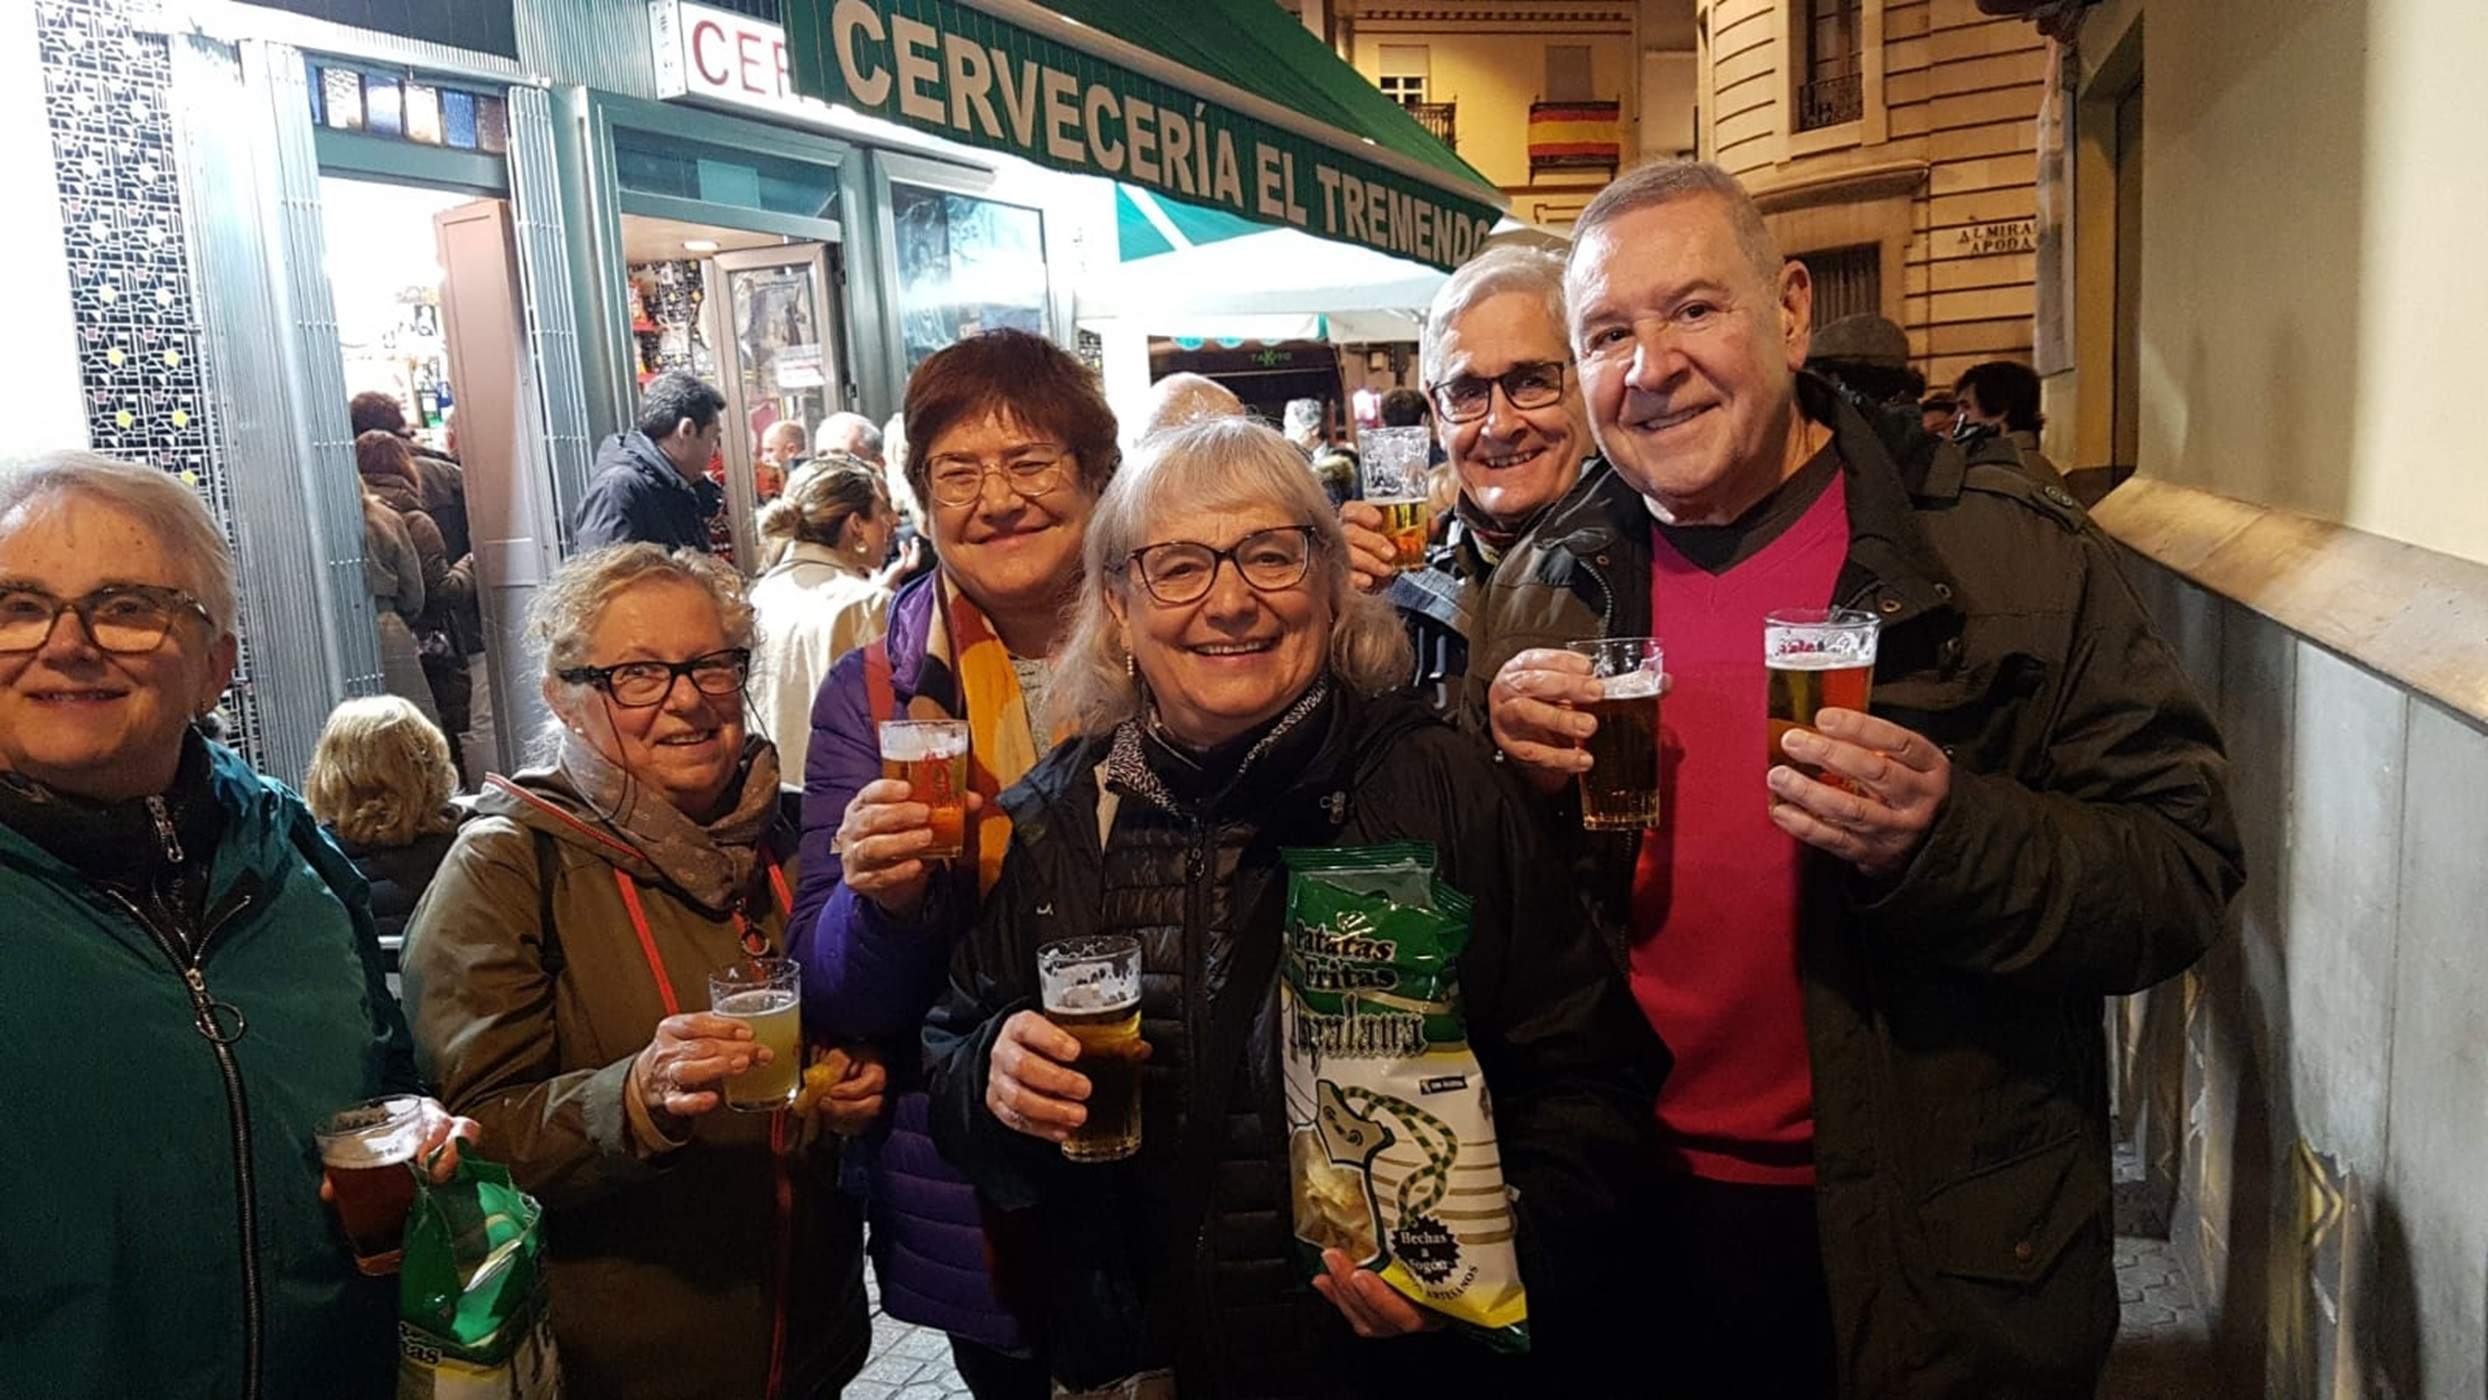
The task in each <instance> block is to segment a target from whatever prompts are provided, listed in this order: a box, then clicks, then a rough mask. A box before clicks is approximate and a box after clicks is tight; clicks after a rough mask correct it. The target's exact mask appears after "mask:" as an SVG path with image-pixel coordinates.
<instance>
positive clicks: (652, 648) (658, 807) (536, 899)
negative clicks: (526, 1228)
mask: <svg viewBox="0 0 2488 1400" xmlns="http://www.w3.org/2000/svg"><path fill="white" fill-rule="evenodd" d="M530 631H531V633H532V634H533V636H534V637H535V639H536V641H537V643H538V644H539V645H540V646H541V647H542V648H543V655H544V678H543V685H544V697H545V701H546V703H547V704H548V705H549V706H550V707H551V709H552V712H553V715H554V717H555V719H556V721H557V722H558V723H559V725H560V728H559V729H557V730H555V731H554V738H555V747H554V750H553V757H552V761H551V762H550V764H549V765H547V766H545V767H541V768H534V769H530V770H528V771H526V772H523V773H520V774H518V775H516V776H514V777H510V778H503V777H498V776H496V777H494V778H492V779H491V780H490V781H489V782H488V783H487V784H486V786H485V790H484V792H483V794H482V796H480V797H479V798H478V799H477V800H476V804H475V805H476V813H477V814H476V817H475V819H474V820H472V821H470V822H468V823H467V824H466V826H465V827H464V828H463V829H462V830H461V831H460V832H459V833H458V838H457V841H456V842H455V843H454V844H453V845H452V846H451V847H450V850H449V856H448V858H447V859H446V860H445V861H443V862H442V864H441V868H440V871H439V873H438V874H436V875H435V876H434V877H433V880H432V888H431V890H430V891H429V892H428V893H426V894H425V895H424V898H423V902H422V903H421V904H420V905H418V906H417V907H416V909H415V914H414V919H413V921H412V922H411V923H410V924H409V925H408V927H407V933H406V950H405V987H406V1014H407V1019H408V1020H409V1021H410V1022H411V1023H412V1024H413V1027H414V1034H415V1047H416V1053H417V1056H418V1058H419V1061H420V1063H421V1065H422V1067H423V1069H424V1071H425V1073H426V1075H427V1076H428V1077H429V1078H430V1079H431V1080H432V1081H433V1082H435V1083H437V1084H439V1085H440V1088H441V1094H442V1097H443V1098H444V1099H446V1100H447V1101H448V1102H449V1103H450V1104H451V1105H453V1106H455V1107H457V1108H458V1109H460V1110H461V1111H463V1112H467V1113H470V1114H472V1115H473V1116H474V1117H475V1118H476V1119H477V1120H478V1121H479V1122H481V1123H482V1124H484V1126H485V1130H486V1132H488V1133H489V1134H490V1141H491V1142H492V1144H493V1146H494V1149H495V1155H496V1156H497V1157H498V1158H499V1159H500V1160H502V1161H505V1162H507V1163H508V1164H509V1168H510V1174H511V1176H512V1178H513V1179H514V1180H515V1181H516V1182H517V1183H518V1185H519V1186H520V1187H521V1188H523V1189H525V1190H526V1191H528V1192H529V1193H530V1194H532V1195H534V1196H535V1197H536V1198H537V1199H538V1200H539V1201H541V1202H543V1204H544V1209H545V1223H546V1227H547V1237H548V1239H549V1240H550V1241H551V1246H552V1253H551V1259H552V1267H551V1288H552V1307H553V1331H554V1335H555V1339H556V1340H557V1341H558V1342H559V1344H560V1349H561V1364H562V1379H563V1383H564V1388H565V1389H566V1390H568V1391H570V1392H571V1393H574V1394H578V1395H594V1396H611V1397H624V1398H627V1397H648V1398H649V1400H657V1397H666V1398H667V1400H671V1397H678V1396H686V1395H764V1394H773V1395H781V1396H787V1397H796V1398H798V1400H819V1398H820V1397H828V1396H834V1395H836V1394H837V1393H838V1390H839V1388H840V1387H841V1386H842V1385H843V1384H844V1383H845V1382H846V1381H847V1380H849V1379H850V1378H852V1377H853V1376H854V1375H855V1373H856V1372H857V1370H858V1369H860V1368H861V1367H862V1366H863V1364H864V1357H865V1352H866V1349H867V1347H868V1346H869V1344H870V1341H871V1330H870V1327H869V1324H868V1323H867V1321H866V1318H865V1311H864V1289H863V1276H862V1268H861V1260H862V1252H861V1244H862V1241H861V1239H860V1238H859V1222H858V1220H857V1218H856V1213H855V1211H854V1208H853V1207H852V1205H851V1204H849V1203H848V1201H847V1200H846V1198H845V1197H844V1196H842V1195H841V1194H840V1193H839V1191H838V1189H837V1184H836V1179H835V1178H836V1163H837V1152H836V1151H835V1148H834V1144H833V1143H832V1142H831V1141H828V1140H826V1139H824V1138H823V1137H822V1135H821V1132H820V1129H821V1128H822V1127H823V1126H827V1127H828V1128H830V1129H832V1130H834V1131H851V1130H854V1129H857V1128H860V1127H862V1126H863V1125H864V1124H866V1123H868V1122H870V1121H871V1119H872V1117H873V1116H874V1115H875V1114H877V1113H878V1112H879V1110H880V1095H881V1080H882V1071H881V1068H880V1066H879V1064H878V1063H877V1062H875V1060H874V1059H873V1057H872V1056H870V1054H869V1053H865V1054H860V1055H858V1056H855V1057H853V1058H852V1059H846V1057H833V1058H839V1059H844V1060H845V1062H846V1063H847V1064H848V1065H849V1073H848V1074H846V1075H845V1076H844V1077H843V1078H840V1077H838V1075H837V1074H836V1072H835V1071H834V1070H833V1071H827V1072H824V1077H828V1078H836V1079H837V1080H838V1082H837V1085H836V1087H835V1088H832V1089H831V1090H830V1091H829V1094H828V1096H827V1097H826V1098H824V1099H823V1100H822V1101H821V1105H820V1112H819V1113H818V1114H811V1113H791V1114H763V1113H736V1112H726V1111H722V1110H723V1109H724V1098H725V1094H724V1091H725V1089H726V1081H728V1080H730V1079H731V1078H732V1077H733V1076H734V1075H736V1074H738V1073H740V1072H742V1071H744V1070H746V1069H749V1068H751V1067H753V1066H755V1065H759V1064H766V1063H768V1062H769V1061H770V1059H771V1058H772V1056H771V1052H770V1051H769V1050H768V1049H767V1048H766V1047H764V1046H761V1045H757V1044H755V1043H754V1041H753V1038H752V1030H751V1028H750V1026H749V1023H747V1022H744V1021H740V1020H733V1019H729V1018H726V1017H722V1016H717V1015H714V1014H711V1013H710V1012H709V1011H707V1010H706V1009H705V1008H706V1007H707V1005H708V986H707V978H708V975H709V974H710V973H712V972H716V971H718V970H720V969H722V968H725V967H728V966H731V965H734V964H738V963H740V962H742V961H743V960H744V959H746V958H749V957H753V956H761V955H775V956H783V954H784V950H785V948H786V932H787V926H786V919H787V914H788V911H789V909H790V908H791V907H792V895H793V881H794V879H795V874H794V872H793V871H791V870H790V869H788V868H787V867H786V865H784V864H783V863H782V862H783V861H784V860H785V858H786V852H787V849H788V846H789V844H790V842H791V838H792V835H793V833H791V832H789V831H786V830H785V829H784V828H783V825H782V823H781V820H780V818H779V806H778V782H777V752H776V750H774V749H773V748H771V747H770V746H769V744H768V743H767V741H765V740H762V739H758V738H752V737H749V736H747V734H746V732H745V730H744V727H743V696H742V691H743V683H744V680H745V678H746V676H747V675H748V671H749V663H750V657H751V645H752V640H753V638H752V615H751V608H750V605H749V604H748V603H746V602H745V601H744V597H743V587H742V581H741V580H740V579H739V578H738V577H737V576H736V575H735V573H734V571H733V569H732V568H731V567H729V566H728V565H726V564H724V563H722V562H720V561H718V560H716V559H714V558H711V557H709V556H707V555H704V554H702V553H699V552H698V551H696V550H693V549H686V550H676V551H671V552H669V551H667V550H665V549H663V548H661V547H659V546H656V545H652V544H635V545H626V546H620V547H616V548H612V549H604V550H598V551H596V552H594V553H590V554H584V555H580V556H578V557H576V558H573V559H571V560H570V561H569V562H567V563H565V564H564V565H562V567H561V568H560V569H559V570H557V571H555V573H554V575H553V577H552V578H551V579H549V580H547V581H546V582H545V584H544V585H543V587H542V588H540V589H539V590H538V592H537V595H536V602H535V609H534V614H533V617H532V618H531V620H530Z"/></svg>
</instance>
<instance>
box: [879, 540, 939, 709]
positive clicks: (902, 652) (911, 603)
mask: <svg viewBox="0 0 2488 1400" xmlns="http://www.w3.org/2000/svg"><path fill="white" fill-rule="evenodd" d="M940 575H941V570H939V569H935V570H932V571H931V572H929V573H926V574H923V575H921V576H919V577H917V578H913V579H910V580H908V582H907V584H906V585H905V586H904V587H902V588H900V589H899V591H898V596H897V597H895V598H893V599H891V600H890V630H889V632H888V633H887V634H886V636H885V641H886V643H887V645H888V646H889V649H890V688H891V689H892V690H893V691H896V692H897V693H898V695H899V698H901V699H902V700H904V699H908V698H911V697H913V696H914V695H915V693H916V690H917V687H919V686H920V685H922V684H923V682H924V648H925V643H926V640H927V639H928V638H930V637H931V636H932V635H933V609H934V607H935V605H936V604H938V603H939V602H940V600H941V590H940V589H939V588H938V587H936V586H935V585H934V580H935V579H936V578H938V577H940Z"/></svg>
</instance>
